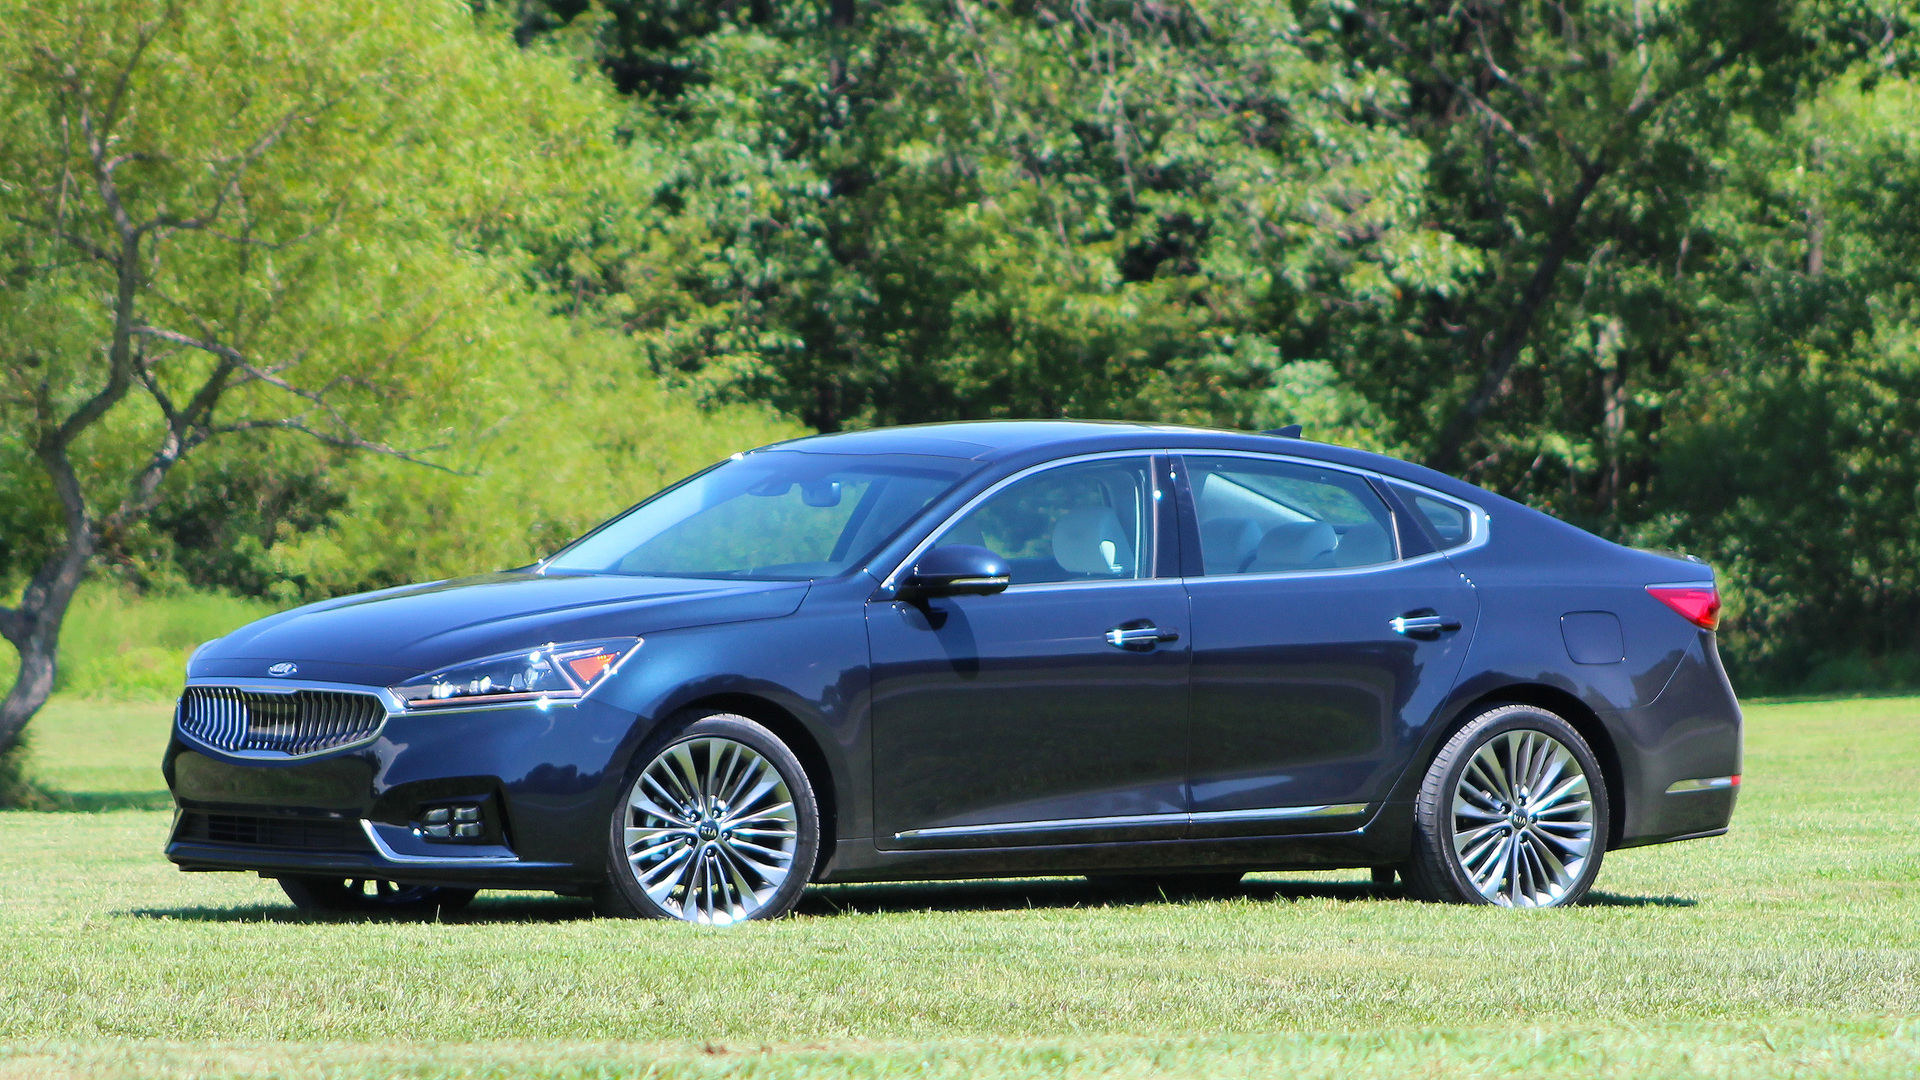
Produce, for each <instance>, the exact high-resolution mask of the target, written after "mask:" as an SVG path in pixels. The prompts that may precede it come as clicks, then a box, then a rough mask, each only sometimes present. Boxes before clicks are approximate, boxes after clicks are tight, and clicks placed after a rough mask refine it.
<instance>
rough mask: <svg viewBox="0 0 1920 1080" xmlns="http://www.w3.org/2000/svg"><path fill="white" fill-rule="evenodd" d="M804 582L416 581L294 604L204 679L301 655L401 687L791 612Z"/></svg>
mask: <svg viewBox="0 0 1920 1080" xmlns="http://www.w3.org/2000/svg"><path fill="white" fill-rule="evenodd" d="M810 584H811V583H809V582H805V581H732V580H709V579H702V578H646V577H621V576H616V575H590V574H555V575H553V576H547V575H543V574H533V573H520V572H506V573H498V574H483V575H480V576H478V577H469V578H459V579H456V580H452V581H438V582H433V583H430V584H426V585H407V586H402V587H401V588H397V589H385V590H382V591H380V592H372V593H363V594H361V595H359V596H348V597H342V598H341V599H338V600H327V601H323V602H321V603H318V604H309V605H307V606H305V607H298V608H294V609H293V610H292V611H284V612H281V613H280V614H278V615H273V616H269V617H268V618H265V619H261V620H260V621H259V622H256V623H251V624H249V625H247V626H243V627H241V628H240V629H238V630H235V631H234V632H233V633H231V634H228V635H227V636H226V637H223V638H220V639H218V640H216V641H212V642H209V643H208V644H207V645H206V646H204V647H203V648H201V650H200V651H199V652H198V653H196V654H195V655H194V657H193V660H192V661H191V663H190V664H189V665H188V667H189V671H188V674H189V675H191V676H192V677H194V678H259V677H262V676H265V675H266V674H267V669H268V668H269V667H271V666H273V665H275V664H279V663H283V662H289V661H290V662H292V663H294V664H296V665H298V667H299V673H298V677H299V679H300V680H301V681H303V682H304V681H309V680H312V681H319V682H341V683H358V684H364V685H369V686H391V685H393V684H395V683H398V682H404V681H405V680H407V679H409V678H412V677H413V676H415V675H419V674H421V673H423V672H428V671H435V670H438V669H440V668H443V667H446V666H447V665H449V664H456V663H459V662H461V661H463V660H472V659H475V658H477V657H482V656H491V655H493V654H495V653H503V652H510V651H513V650H516V649H527V648H531V647H533V646H536V645H543V644H546V643H547V642H550V641H555V642H561V643H565V642H568V641H581V640H586V639H590V638H605V637H627V636H644V635H646V634H650V633H658V632H660V631H663V630H672V629H677V628H680V627H687V626H711V625H714V624H717V623H728V622H742V621H746V620H749V619H773V618H778V617H780V616H782V615H790V614H792V613H793V612H794V611H795V610H796V609H797V608H799V606H800V601H801V600H802V599H803V598H804V597H805V596H806V595H807V590H808V588H809V587H810Z"/></svg>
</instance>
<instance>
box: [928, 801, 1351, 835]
mask: <svg viewBox="0 0 1920 1080" xmlns="http://www.w3.org/2000/svg"><path fill="white" fill-rule="evenodd" d="M1370 805H1371V804H1370V803H1363V802H1360V803H1326V804H1322V805H1318V806H1269V807H1256V808H1254V809H1251V810H1200V811H1195V812H1192V813H1186V812H1181V813H1173V814H1117V815H1114V816H1111V817H1092V818H1047V819H1043V820H1040V821H1002V822H994V823H992V824H987V825H936V826H934V827H932V828H927V829H908V830H906V831H905V832H897V833H894V834H893V838H894V839H895V840H927V839H938V838H940V837H948V836H950V837H969V836H1000V835H1005V834H1008V833H1036V832H1075V831H1081V830H1086V829H1113V828H1125V827H1127V826H1129V825H1210V824H1213V823H1215V822H1229V821H1295V820H1299V819H1301V818H1321V817H1353V816H1355V815H1358V814H1363V813H1365V812H1366V810H1367V807H1368V806H1370Z"/></svg>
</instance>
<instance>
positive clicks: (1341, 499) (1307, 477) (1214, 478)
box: [1186, 455, 1399, 576]
mask: <svg viewBox="0 0 1920 1080" xmlns="http://www.w3.org/2000/svg"><path fill="white" fill-rule="evenodd" d="M1186 469H1187V483H1188V486H1189V488H1190V490H1191V491H1192V492H1193V499H1194V513H1195V516H1196V518H1197V519H1198V524H1199V527H1200V554H1201V562H1202V564H1203V566H1204V572H1205V573H1206V574H1207V575H1208V576H1213V575H1219V574H1271V573H1287V572H1292V571H1301V570H1336V569H1343V568H1347V567H1356V566H1377V565H1379V564H1382V563H1389V562H1393V561H1394V560H1395V559H1396V558H1398V555H1399V552H1398V548H1397V546H1396V544H1395V540H1394V531H1393V515H1392V514H1391V513H1390V512H1389V511H1388V510H1387V505H1386V503H1385V501H1383V500H1382V499H1381V498H1380V495H1379V493H1378V492H1376V491H1374V489H1373V485H1371V484H1369V483H1368V482H1367V480H1366V478H1365V477H1362V476H1358V475H1355V474H1353V473H1348V472H1342V471H1339V470H1336V469H1323V468H1317V467H1315V466H1311V465H1305V464H1300V463H1296V462H1288V461H1277V460H1268V459H1262V458H1243V457H1203V456H1199V455H1189V456H1188V457H1187V458H1186Z"/></svg>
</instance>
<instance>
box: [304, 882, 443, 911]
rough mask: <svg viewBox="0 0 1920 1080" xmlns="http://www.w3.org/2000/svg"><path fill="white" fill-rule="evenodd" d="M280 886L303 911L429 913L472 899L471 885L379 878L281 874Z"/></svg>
mask: <svg viewBox="0 0 1920 1080" xmlns="http://www.w3.org/2000/svg"><path fill="white" fill-rule="evenodd" d="M280 889H281V891H282V892H284V893H286V894H287V899H289V900H291V901H293V906H294V907H297V908H299V909H300V910H302V911H326V912H332V913H334V914H344V915H431V914H433V913H434V912H436V911H458V910H459V909H461V908H463V907H466V906H467V905H468V904H469V903H471V902H472V901H473V894H474V890H473V889H444V888H439V887H436V886H433V885H402V884H400V883H399V882H394V881H384V880H381V879H378V878H338V877H283V878H281V879H280Z"/></svg>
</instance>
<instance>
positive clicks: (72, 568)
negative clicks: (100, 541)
mask: <svg viewBox="0 0 1920 1080" xmlns="http://www.w3.org/2000/svg"><path fill="white" fill-rule="evenodd" d="M93 548H94V543H93V533H92V530H91V529H87V530H83V531H81V532H79V533H77V534H70V535H69V536H68V538H67V546H66V548H65V549H63V550H61V551H60V552H58V553H56V554H54V555H53V556H51V557H50V558H48V559H47V561H46V562H45V563H44V564H42V565H41V567H40V570H39V572H38V573H36V574H35V575H34V576H33V582H32V583H31V584H29V585H28V586H27V588H26V591H25V592H24V593H22V594H21V597H20V603H19V605H18V606H16V607H14V608H12V609H11V610H7V611H5V612H3V613H0V615H3V616H4V620H5V621H4V622H0V632H3V633H4V636H5V637H6V639H7V640H8V641H10V642H12V643H13V647H14V648H15V649H18V650H19V651H20V672H19V676H18V678H17V679H16V680H15V682H14V684H13V690H12V692H10V693H9V694H7V697H6V700H5V701H0V754H4V753H6V752H7V751H9V750H11V749H13V747H14V746H15V744H17V743H18V742H19V741H20V733H21V732H22V731H24V730H25V729H26V726H27V721H29V720H32V719H33V715H34V714H35V713H37V712H39V711H40V706H42V705H45V704H46V703H47V696H48V695H49V694H51V693H53V673H54V654H55V651H56V650H57V649H58V647H59V644H60V627H61V625H62V624H63V623H65V622H66V620H67V607H68V605H70V604H72V603H73V594H74V593H75V592H77V591H78V590H79V588H80V580H81V578H82V577H83V576H84V575H85V574H86V570H87V563H88V561H89V560H91V559H92V558H93Z"/></svg>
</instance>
